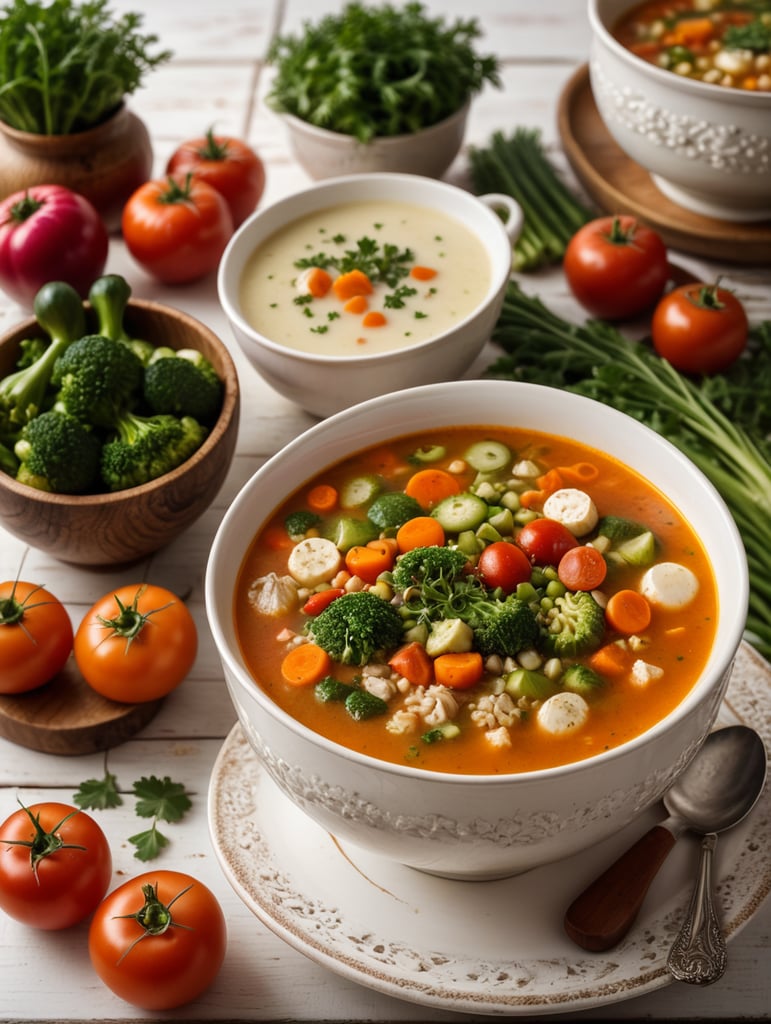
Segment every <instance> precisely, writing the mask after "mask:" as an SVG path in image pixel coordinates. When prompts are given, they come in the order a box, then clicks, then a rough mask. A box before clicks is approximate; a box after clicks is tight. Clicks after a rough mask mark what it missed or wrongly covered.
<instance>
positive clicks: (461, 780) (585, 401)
mask: <svg viewBox="0 0 771 1024" xmlns="http://www.w3.org/2000/svg"><path fill="white" fill-rule="evenodd" d="M472 385H476V386H478V387H481V388H483V389H500V388H508V389H511V388H518V389H520V390H522V389H528V390H530V391H540V392H554V393H555V394H557V395H559V396H561V398H562V400H564V401H567V402H570V403H573V404H575V405H576V406H577V407H580V406H584V407H588V406H594V407H599V406H601V407H602V410H603V413H602V414H603V416H607V419H608V431H607V432H608V435H609V436H612V434H613V425H614V423H616V424H618V425H619V426H623V425H624V424H627V425H628V424H629V422H630V420H631V417H629V416H627V415H626V414H624V413H621V412H619V411H617V410H616V409H613V408H611V407H610V406H605V405H602V403H600V402H597V401H595V400H594V399H590V398H585V397H584V396H581V395H576V394H573V393H570V392H564V391H558V390H557V389H554V388H546V387H544V386H543V385H538V384H529V383H523V382H516V383H514V382H511V381H503V380H485V381H481V380H475V381H450V382H445V383H441V384H426V385H423V386H421V387H415V388H407V389H405V390H403V391H398V392H395V393H393V394H390V395H381V396H378V397H377V398H372V399H369V400H367V401H365V402H360V403H359V404H358V405H354V406H351V407H350V408H349V409H344V410H343V411H342V412H339V413H336V414H334V415H333V416H330V417H328V418H327V419H325V420H322V421H320V422H319V423H317V424H315V425H314V426H312V427H309V428H308V429H307V430H306V431H304V432H303V433H302V434H300V435H298V436H297V437H296V438H294V439H293V440H292V441H290V442H289V443H288V444H287V445H286V446H285V447H284V448H283V449H281V450H280V451H279V452H277V453H276V454H275V455H273V456H272V457H271V458H270V459H268V460H267V462H265V463H264V464H263V466H262V467H260V469H258V470H257V471H256V472H255V473H254V474H253V475H252V477H251V478H250V479H249V480H247V481H246V483H245V484H244V485H243V487H242V488H241V490H240V491H239V493H238V494H237V495H236V497H235V498H234V499H233V501H232V502H231V504H230V506H229V508H228V511H227V512H226V513H225V516H224V517H223V519H222V521H221V523H220V525H219V528H218V530H217V533H216V535H215V537H214V541H213V542H212V546H211V549H210V552H209V559H208V562H207V566H206V576H205V582H204V593H205V605H206V612H207V618H208V621H209V628H210V630H211V633H212V636H213V638H214V641H215V645H216V648H217V651H218V653H219V655H220V658H221V659H223V660H224V661H226V662H227V666H228V668H229V670H230V672H231V674H232V675H233V676H234V677H235V678H236V679H237V680H238V681H239V685H242V686H246V687H248V688H249V692H250V694H251V695H252V696H253V697H254V698H255V699H256V700H257V701H258V703H259V704H260V705H261V707H262V708H263V709H264V710H266V711H267V713H268V714H269V715H270V716H271V717H273V718H275V719H276V720H278V721H279V722H281V723H283V724H284V725H285V726H286V727H288V728H289V729H290V730H291V731H292V732H294V733H296V734H297V735H299V736H304V737H305V738H306V739H308V740H310V742H311V743H312V744H313V745H314V746H318V747H320V748H321V749H322V750H324V751H326V752H328V753H334V754H336V755H338V756H339V755H341V754H342V755H343V756H344V757H345V758H346V759H348V760H349V761H353V762H356V763H357V764H360V765H364V766H368V767H371V768H372V767H374V768H376V769H377V770H379V771H383V772H387V773H389V774H392V775H398V776H403V777H404V778H410V779H414V778H419V779H421V780H427V779H428V780H430V779H434V780H435V781H437V782H443V781H444V782H452V783H453V784H454V785H465V786H478V785H480V783H481V782H484V783H485V784H486V785H493V786H506V785H511V784H512V782H515V781H516V780H518V779H521V780H526V781H528V782H533V781H541V780H546V779H549V778H554V777H559V776H568V775H571V776H573V775H575V774H576V772H581V771H583V770H587V771H589V770H591V769H592V768H593V767H594V766H596V765H597V764H598V763H604V764H606V765H607V766H608V770H612V762H613V761H615V760H617V759H619V758H622V757H626V756H627V755H628V754H629V753H630V751H633V750H635V749H637V748H638V747H641V746H644V745H645V744H646V743H648V742H649V740H650V738H651V737H652V736H654V735H655V734H656V733H658V732H661V731H662V730H663V729H665V728H669V727H670V726H671V725H673V724H674V723H675V722H677V721H679V720H680V719H681V718H683V717H686V716H687V715H688V714H689V713H690V711H691V709H692V707H693V706H694V702H695V701H697V700H698V699H699V698H698V697H697V691H700V690H701V689H702V688H701V687H699V686H698V685H697V686H695V687H694V688H692V689H691V691H690V692H689V693H688V694H687V695H686V696H685V698H684V699H683V700H682V701H681V702H680V704H678V705H677V706H676V707H675V708H673V710H672V711H671V712H670V713H669V714H668V715H667V716H666V717H665V718H663V719H661V720H660V721H659V722H657V723H656V724H655V725H654V726H652V727H651V728H650V729H648V730H646V731H645V732H643V733H641V734H640V735H639V736H636V737H634V738H633V739H631V740H629V741H627V742H626V743H623V744H621V745H620V746H617V747H613V748H612V749H611V750H606V751H602V752H601V753H599V754H596V755H594V756H592V757H589V758H585V759H584V760H582V761H575V762H570V763H568V764H564V765H558V766H557V767H554V768H544V769H539V770H537V771H530V772H519V773H515V774H502V775H484V774H480V775H464V774H454V773H449V772H430V771H426V770H425V769H419V768H415V767H412V766H410V765H401V764H396V763H392V762H389V761H381V760H379V759H377V758H374V757H370V756H369V755H367V754H361V753H359V752H358V751H356V750H353V749H350V748H348V747H345V746H343V745H341V744H338V743H335V742H333V741H331V740H328V739H327V738H326V737H325V736H322V735H321V734H320V733H317V732H315V731H314V730H313V729H310V728H308V727H306V726H304V725H302V724H301V723H299V722H298V721H297V720H296V719H295V718H293V717H292V716H291V715H289V714H288V713H287V712H285V711H284V710H283V709H282V708H280V707H279V705H278V704H276V703H275V702H274V701H272V700H271V699H270V697H269V696H268V695H267V694H266V693H265V691H264V690H263V689H262V688H261V687H260V685H259V684H258V683H257V681H256V680H254V679H253V678H252V677H251V675H250V674H249V673H248V671H247V670H246V669H245V668H244V667H243V666H242V665H240V664H239V662H238V661H237V659H236V658H234V657H233V655H232V652H231V651H230V649H229V645H228V643H227V640H226V638H225V636H224V635H223V631H222V628H221V627H220V623H219V617H220V615H222V614H224V615H228V616H230V615H232V594H233V590H234V588H235V580H232V581H231V586H230V597H231V600H230V602H229V603H228V604H227V606H226V608H225V609H224V610H223V609H221V608H220V606H219V604H218V602H217V599H216V593H215V579H214V578H215V569H214V565H215V563H216V562H217V560H218V558H219V557H220V552H221V550H222V549H223V548H224V547H225V546H226V545H227V543H228V533H229V531H230V523H231V520H232V519H234V518H236V516H237V515H238V514H239V512H240V506H241V505H242V504H244V503H245V502H246V501H248V496H249V494H250V492H251V490H252V489H256V488H257V485H258V482H259V481H260V479H261V478H262V476H263V475H265V474H266V473H268V472H270V471H272V470H273V469H274V468H275V467H276V466H277V465H279V464H280V463H281V462H282V461H283V460H285V459H286V458H287V457H290V456H291V455H292V454H293V453H294V452H296V451H300V450H302V448H303V447H304V446H305V445H306V444H307V439H308V437H309V435H314V436H317V435H322V436H323V435H324V434H327V433H330V432H333V431H334V429H335V428H336V426H337V425H338V424H339V423H341V422H344V421H346V420H351V419H354V420H355V419H356V418H357V417H361V416H366V415H367V414H368V413H369V411H370V410H371V409H377V408H378V407H383V406H385V405H386V404H388V408H389V418H390V422H391V423H392V424H398V423H399V422H400V418H399V406H400V405H402V404H404V403H405V402H406V403H412V402H414V401H415V399H416V398H420V397H421V396H424V395H425V396H426V397H427V396H428V395H430V394H431V393H432V392H436V391H438V390H441V391H442V392H443V393H445V394H447V396H448V400H449V399H450V398H451V395H452V392H453V390H457V389H462V390H465V389H467V388H468V387H470V386H472ZM545 397H546V396H545V395H544V398H545ZM512 407H513V408H515V405H514V404H513V403H512ZM631 422H632V423H634V426H635V429H638V430H639V431H640V432H641V434H642V435H643V437H645V436H646V435H647V437H648V439H649V440H648V443H649V444H653V445H658V446H660V447H662V448H664V449H668V451H669V454H670V458H671V459H672V460H673V461H674V462H675V463H677V464H679V465H680V467H681V468H682V472H683V473H684V474H686V475H687V476H691V477H695V478H696V479H697V480H700V481H701V486H702V489H703V490H704V492H705V496H706V494H707V493H711V495H712V499H713V501H714V504H715V507H716V509H719V510H720V513H721V517H722V519H723V524H722V526H723V530H724V535H723V538H724V546H725V548H726V549H727V548H730V547H732V548H733V550H734V552H735V554H736V556H737V557H736V561H737V577H736V593H735V594H734V595H732V600H731V602H730V604H729V605H728V607H727V608H724V607H723V606H722V605H721V607H720V612H719V614H720V619H721V628H722V629H724V630H725V631H726V642H727V638H728V636H734V638H735V641H736V643H735V647H736V649H737V650H738V647H739V644H740V642H741V638H742V632H743V629H744V624H745V622H746V609H747V603H748V597H749V573H748V569H747V563H746V558H745V555H744V547H743V544H742V540H741V537H740V534H739V531H738V528H737V526H736V524H735V522H734V520H733V517H732V516H731V514H730V512H729V510H728V508H727V506H726V504H725V502H724V501H723V499H722V497H721V496H720V494H719V493H718V491H717V490H716V488H715V487H714V486H713V485H712V483H711V482H710V481H709V480H708V479H707V477H706V476H704V474H703V473H702V472H701V470H700V469H698V467H696V466H695V465H694V464H693V463H692V462H691V461H690V460H689V459H688V458H686V456H685V455H684V454H683V453H682V452H681V451H680V450H679V449H678V448H676V447H675V446H674V445H673V444H671V443H670V442H669V441H667V440H666V438H664V437H662V436H661V435H659V434H657V433H655V432H654V431H653V430H651V429H650V428H649V427H647V426H645V425H644V424H642V423H640V422H638V421H636V420H632V421H631ZM398 433H399V430H398V427H396V426H394V429H393V434H394V436H397V435H398ZM352 436H353V437H354V438H360V442H358V443H355V447H358V448H361V447H366V445H367V443H368V442H367V440H366V438H365V437H362V435H361V434H360V433H357V431H356V430H355V427H354V429H353V431H352ZM374 443H377V442H374ZM615 457H616V458H618V456H615ZM323 468H324V466H323V465H319V466H318V471H319V472H321V471H322V470H323ZM282 500H283V495H282V496H281V497H279V498H278V499H277V501H276V503H275V506H274V507H276V506H277V505H278V504H280V502H281V501H282ZM264 521H265V520H263V521H262V522H255V523H254V529H253V533H252V534H251V536H250V537H248V538H239V540H238V542H237V543H238V544H239V545H240V546H242V557H241V559H240V561H239V566H240V564H242V562H243V557H244V556H245V554H246V550H247V548H248V545H249V544H250V543H251V540H252V538H253V537H254V534H255V533H257V531H258V530H259V529H260V528H261V526H262V525H263V522H264ZM734 655H735V651H734ZM715 659H716V655H715V651H714V648H713V651H712V653H711V654H710V657H709V659H708V663H707V665H706V666H705V672H704V673H703V674H704V675H706V674H707V673H710V674H711V675H714V674H715V672H717V671H718V667H717V666H716V665H715V664H714V662H715ZM724 668H725V672H726V674H727V673H728V671H729V669H730V662H729V663H727V664H726V665H725V666H724Z"/></svg>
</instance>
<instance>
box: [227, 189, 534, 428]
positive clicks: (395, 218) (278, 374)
mask: <svg viewBox="0 0 771 1024" xmlns="http://www.w3.org/2000/svg"><path fill="white" fill-rule="evenodd" d="M499 210H501V211H503V213H504V216H505V223H504V218H503V217H502V216H500V215H499V212H498V211H499ZM521 226H522V212H521V210H520V208H519V206H518V205H517V204H516V203H515V202H514V201H513V200H512V199H510V198H509V197H508V196H499V195H488V196H481V197H477V196H474V195H472V194H471V193H469V192H466V191H464V190H463V189H460V188H457V187H456V186H454V185H449V184H446V183H445V182H440V181H436V180H434V179H431V178H425V177H421V176H418V175H404V174H362V175H352V176H350V177H346V178H337V179H332V180H329V181H326V182H323V183H321V184H318V185H315V186H313V187H311V188H309V189H307V190H304V191H302V192H300V193H298V194H296V195H293V196H290V197H288V198H286V199H283V200H280V201H279V202H277V203H275V204H273V205H272V206H270V207H267V208H265V209H264V210H261V211H259V212H258V213H256V214H254V215H253V216H252V217H251V218H249V219H248V220H247V221H246V222H245V223H244V224H243V225H242V226H241V228H239V230H238V231H237V232H236V234H235V235H234V236H233V238H232V239H231V241H230V243H229V245H228V247H227V249H226V250H225V253H224V255H223V258H222V261H221V263H220V270H219V275H218V291H219V298H220V302H221V304H222V307H223V309H224V311H225V313H226V315H227V317H228V320H229V322H230V325H231V329H232V331H233V334H234V335H235V338H236V340H237V341H238V343H239V345H240V346H241V348H242V349H243V351H244V353H245V354H246V356H247V358H248V359H249V360H250V362H251V363H252V365H253V366H254V367H255V368H256V369H257V371H258V372H259V373H260V374H261V375H262V377H263V378H264V379H265V380H266V381H267V383H268V384H270V385H271V386H272V387H273V388H274V389H275V390H276V391H278V392H279V393H280V394H282V395H284V396H285V397H287V398H289V399H290V400H291V401H293V402H296V403H297V404H298V405H300V406H301V407H302V408H304V409H306V410H307V411H308V412H311V413H313V414H314V415H316V416H322V417H323V416H328V415H330V414H332V413H336V412H339V411H340V410H342V409H345V408H348V407H349V406H351V405H355V404H357V403H358V402H361V401H365V400H367V399H370V398H374V397H376V396H378V395H382V394H387V393H389V392H393V391H397V390H401V389H403V388H408V387H414V386H417V385H421V384H431V383H436V382H438V381H445V380H452V379H454V378H457V377H460V376H462V375H463V374H464V373H465V372H466V371H467V370H468V368H469V367H470V366H471V364H472V363H473V362H474V360H475V358H476V357H477V356H478V355H479V353H480V351H481V349H482V347H483V346H484V344H485V342H486V341H487V340H488V339H489V336H490V333H491V331H492V328H493V326H494V325H495V322H496V320H497V318H498V315H499V313H500V308H501V305H502V302H503V298H504V293H505V289H506V283H507V281H508V278H509V274H510V271H511V246H512V242H513V241H514V240H515V239H516V237H517V235H518V234H519V231H520V230H521Z"/></svg>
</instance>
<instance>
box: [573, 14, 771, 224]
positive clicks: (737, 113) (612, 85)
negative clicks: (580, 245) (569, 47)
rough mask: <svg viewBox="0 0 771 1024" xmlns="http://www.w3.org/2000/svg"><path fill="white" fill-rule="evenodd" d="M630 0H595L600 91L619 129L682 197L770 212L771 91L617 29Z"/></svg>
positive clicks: (731, 212)
mask: <svg viewBox="0 0 771 1024" xmlns="http://www.w3.org/2000/svg"><path fill="white" fill-rule="evenodd" d="M632 6H633V5H632V3H631V2H630V0H589V5H588V11H589V20H590V23H591V27H592V33H593V36H592V47H591V55H590V61H589V73H590V80H591V85H592V93H593V95H594V99H595V102H596V103H597V109H598V110H599V113H600V116H601V117H602V120H603V121H604V123H605V126H606V127H607V129H608V131H609V132H610V134H611V135H612V136H613V138H614V139H615V141H616V142H617V143H618V145H619V146H620V147H621V149H623V150H624V152H625V153H626V154H627V156H630V157H631V158H632V159H633V160H634V161H636V162H637V163H638V164H640V166H642V167H644V168H645V170H647V171H648V172H649V173H650V174H651V176H652V178H653V181H654V183H655V184H656V185H657V186H658V187H659V188H660V189H661V191H662V192H663V193H664V194H665V195H666V196H667V197H668V198H669V199H671V200H672V201H673V202H675V203H677V204H678V205H680V206H682V207H684V208H685V209H688V210H691V211H693V212H694V213H698V214H702V215H706V216H709V217H715V218H719V219H723V220H728V221H735V222H743V221H744V222H747V221H760V220H767V219H768V218H769V217H771V92H769V91H751V90H747V89H739V88H730V87H727V86H723V85H720V84H713V83H711V82H705V81H699V80H694V79H692V78H689V77H686V76H684V75H681V74H677V73H675V72H673V71H671V70H669V69H665V68H663V67H659V66H657V65H656V64H653V63H650V62H648V61H647V60H644V59H642V58H641V57H639V56H637V55H636V54H634V53H632V52H631V50H629V49H628V48H627V47H625V46H623V45H622V44H621V43H620V42H619V41H618V39H616V38H615V36H614V27H615V26H616V24H617V23H618V20H619V19H620V18H621V17H622V15H624V14H625V13H626V12H628V11H629V10H630V9H631V8H632Z"/></svg>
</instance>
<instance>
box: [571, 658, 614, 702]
mask: <svg viewBox="0 0 771 1024" xmlns="http://www.w3.org/2000/svg"><path fill="white" fill-rule="evenodd" d="M560 684H561V686H562V689H563V690H572V691H573V693H580V694H581V696H582V697H592V696H593V695H594V694H596V693H597V690H598V689H599V688H600V687H602V686H603V685H604V680H603V678H602V676H600V675H598V673H597V672H595V671H594V669H592V668H589V666H588V665H582V664H581V662H579V661H577V662H574V664H572V665H568V667H567V668H566V669H565V671H564V672H563V673H562V678H561V679H560Z"/></svg>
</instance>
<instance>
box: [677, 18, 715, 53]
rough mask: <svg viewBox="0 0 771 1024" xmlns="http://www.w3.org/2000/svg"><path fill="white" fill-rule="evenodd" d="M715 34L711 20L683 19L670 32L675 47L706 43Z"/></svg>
mask: <svg viewBox="0 0 771 1024" xmlns="http://www.w3.org/2000/svg"><path fill="white" fill-rule="evenodd" d="M714 34H715V26H714V25H713V23H712V21H711V20H710V19H709V18H683V20H682V21H680V22H678V23H677V24H676V25H675V26H674V28H673V29H672V31H671V32H670V35H671V36H672V39H673V43H674V45H678V44H679V45H680V46H688V45H689V44H693V43H706V42H707V41H708V40H710V39H711V38H712V37H713V35H714Z"/></svg>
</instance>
